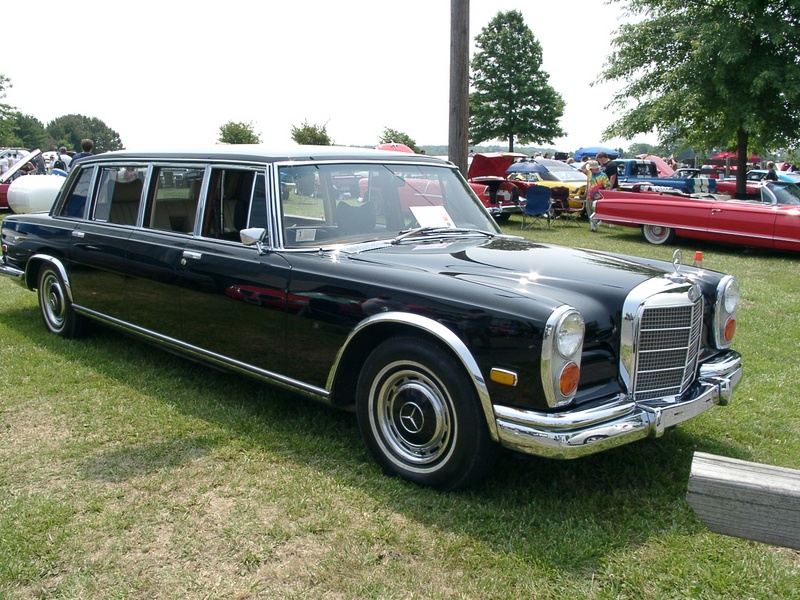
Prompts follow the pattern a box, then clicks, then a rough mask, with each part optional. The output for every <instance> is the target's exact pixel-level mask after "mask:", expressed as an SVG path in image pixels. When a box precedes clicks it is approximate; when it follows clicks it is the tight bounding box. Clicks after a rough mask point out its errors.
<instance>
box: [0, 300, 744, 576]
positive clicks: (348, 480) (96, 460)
mask: <svg viewBox="0 0 800 600" xmlns="http://www.w3.org/2000/svg"><path fill="white" fill-rule="evenodd" d="M31 317H32V312H31V311H30V310H28V309H21V310H19V311H16V310H10V311H8V310H7V311H3V312H0V322H3V323H4V324H5V325H6V326H7V327H11V328H14V329H15V330H17V331H20V332H21V333H22V334H23V335H25V336H26V337H27V338H28V339H29V340H30V343H31V344H33V345H35V346H38V347H40V348H43V349H45V350H46V351H47V352H50V353H53V354H55V355H57V356H58V357H59V360H63V361H65V362H72V363H75V364H79V365H80V367H81V368H82V369H90V370H91V371H92V372H93V373H94V374H96V375H97V376H98V377H99V378H100V379H102V380H104V381H108V382H112V383H113V387H114V389H116V390H122V391H121V392H118V395H117V396H116V399H115V401H117V402H119V403H120V404H121V405H123V403H125V402H140V403H143V404H142V407H141V410H149V411H151V412H153V413H162V412H163V413H164V414H163V415H160V416H158V417H157V420H156V423H157V425H158V427H159V428H158V430H155V431H153V430H148V429H147V428H148V427H151V426H150V425H149V422H148V423H144V422H143V424H142V425H139V424H135V425H134V426H135V427H136V428H138V429H142V430H141V432H140V433H137V434H136V435H130V434H129V435H127V436H120V437H119V439H117V440H116V441H115V443H113V444H106V445H101V446H99V447H98V448H97V449H98V452H96V453H91V452H90V453H89V455H87V457H86V458H84V459H83V460H82V461H81V472H82V474H83V477H85V478H88V479H92V480H100V481H109V482H113V483H119V482H124V481H125V480H127V479H132V478H138V477H143V476H147V475H148V474H149V473H153V472H155V471H161V472H164V471H167V472H169V471H171V470H176V471H179V470H180V468H181V467H183V466H184V465H186V464H187V463H191V462H192V461H196V460H200V459H205V458H207V457H208V456H210V455H213V454H214V452H216V451H219V450H221V449H223V448H225V447H227V446H230V445H235V446H236V447H237V448H245V449H247V450H248V452H255V453H266V454H269V455H270V456H273V457H276V458H277V459H278V460H279V461H280V462H281V463H282V464H283V465H287V464H288V465H289V466H290V467H291V465H294V466H295V467H296V468H297V470H298V472H302V473H305V474H306V475H304V476H307V475H308V473H309V470H310V472H311V473H313V477H319V478H320V481H323V480H324V481H335V482H336V485H337V486H346V487H347V488H351V489H357V490H359V492H360V493H363V494H366V495H367V496H368V497H370V498H371V502H372V503H374V504H377V505H379V506H381V507H383V508H384V509H385V510H389V511H392V512H394V513H399V514H402V515H403V516H404V518H406V519H409V520H412V521H414V522H416V523H419V524H421V525H423V526H424V527H425V528H427V529H431V530H435V531H440V532H445V533H447V534H455V535H458V536H464V539H471V540H474V541H475V542H476V543H479V544H481V545H486V546H488V547H489V548H491V549H492V551H493V552H495V553H499V554H503V555H512V556H516V557H518V558H520V559H525V560H527V559H530V558H532V557H535V559H536V561H538V562H539V563H540V564H546V565H549V566H550V567H551V568H555V569H560V570H565V571H570V572H571V571H575V572H577V573H584V572H585V571H586V570H587V569H593V568H595V566H596V565H597V564H598V563H599V562H601V561H602V560H603V557H604V556H605V555H607V554H608V553H613V552H617V551H619V550H621V549H624V548H627V547H631V546H637V545H639V544H642V543H644V542H645V541H646V540H648V539H650V538H654V537H655V538H658V537H663V536H665V535H670V534H675V533H678V534H687V535H688V534H691V533H694V532H696V531H698V530H699V528H700V527H701V526H700V525H699V522H698V521H697V519H696V518H695V517H694V515H693V513H692V512H691V509H690V508H689V506H688V504H687V503H686V500H685V496H686V487H687V481H688V477H689V472H690V468H691V461H692V456H693V453H694V452H695V451H698V450H699V451H706V452H713V453H718V454H726V455H732V454H735V448H732V447H729V446H728V445H727V444H726V442H725V441H723V440H710V439H705V438H704V437H703V435H702V434H701V433H700V434H698V433H694V431H695V430H700V431H702V424H692V427H691V429H690V430H686V431H684V430H682V429H681V428H680V427H679V428H678V429H677V430H675V431H672V432H670V433H669V434H668V435H666V436H664V437H663V438H661V439H658V440H643V441H640V442H636V443H634V444H630V445H627V446H624V447H620V448H616V449H613V450H610V451H607V452H605V453H602V454H597V455H592V456H588V457H585V458H582V459H578V460H572V461H556V460H547V459H540V458H533V457H525V458H520V457H519V456H517V455H515V454H513V453H511V452H506V453H503V454H502V455H501V457H500V459H499V461H498V464H497V466H496V468H495V469H494V470H493V472H492V474H491V476H490V477H489V479H487V480H486V481H485V482H483V483H481V484H479V485H477V486H476V487H474V488H473V489H470V490H465V491H461V492H455V493H440V492H437V491H435V490H430V489H425V488H420V487H418V486H415V485H413V484H411V483H408V482H405V481H403V480H400V479H398V478H390V477H385V476H383V474H382V473H381V472H380V469H379V468H378V467H377V466H376V465H375V464H374V463H372V461H371V460H370V458H369V456H368V454H367V452H366V449H365V448H364V446H363V444H362V442H361V439H360V436H359V432H358V427H357V424H356V420H355V417H354V416H353V415H352V414H350V413H344V412H339V411H336V410H333V409H331V408H329V407H326V406H322V405H319V404H316V403H313V402H312V401H309V400H307V399H305V398H304V397H301V396H299V395H294V394H292V393H289V392H285V391H280V390H275V389H272V388H270V387H268V386H266V385H263V384H261V383H259V382H256V381H254V380H250V379H247V378H244V377H240V376H236V375H233V374H228V373H223V372H219V371H215V370H212V369H210V368H208V367H206V366H204V365H199V364H197V363H193V362H191V361H189V360H186V359H183V358H181V357H176V356H173V355H171V354H168V353H166V352H163V351H161V350H154V349H153V347H152V346H150V345H147V344H145V343H142V342H139V341H133V340H131V339H130V338H127V337H123V336H119V335H118V334H117V333H116V332H114V331H111V330H108V329H105V328H102V327H95V328H93V332H92V334H91V335H90V336H89V337H88V338H86V339H82V340H62V339H59V338H56V337H53V336H51V335H49V334H47V333H46V332H45V331H44V329H43V328H41V324H40V323H39V320H38V319H36V322H35V323H34V324H31V323H30V322H29V321H30V319H31ZM126 390H128V391H130V396H131V399H127V398H126V392H125V391H126ZM134 397H135V398H134ZM125 406H126V407H127V408H126V409H127V410H130V411H132V412H131V418H133V417H135V415H136V411H137V410H140V409H138V408H137V406H136V405H135V404H133V405H130V404H128V405H125ZM719 410H722V409H719ZM170 411H177V413H178V416H177V417H171V416H170V414H169V413H170ZM153 418H156V417H153ZM702 418H705V416H703V417H701V419H702ZM186 419H188V420H192V421H195V420H196V421H197V422H199V423H201V424H202V427H200V429H202V431H201V432H200V433H197V432H195V433H192V432H191V428H190V429H189V430H188V431H187V430H186V426H185V425H184V424H183V423H177V424H176V423H174V422H173V421H181V420H186ZM89 427H93V426H92V425H89ZM100 427H101V426H98V428H100ZM745 458H746V457H745ZM233 460H235V458H234V459H233ZM328 487H329V486H328Z"/></svg>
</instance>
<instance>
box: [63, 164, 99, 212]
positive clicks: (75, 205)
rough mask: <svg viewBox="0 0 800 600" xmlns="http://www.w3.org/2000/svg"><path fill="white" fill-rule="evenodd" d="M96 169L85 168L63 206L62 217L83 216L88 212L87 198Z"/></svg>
mask: <svg viewBox="0 0 800 600" xmlns="http://www.w3.org/2000/svg"><path fill="white" fill-rule="evenodd" d="M93 173H94V169H83V170H82V171H81V172H80V175H78V180H77V181H76V182H75V185H73V186H72V191H70V193H69V196H68V197H67V199H66V201H65V202H64V204H63V205H62V207H61V213H60V214H61V216H62V217H75V218H82V217H83V216H84V215H85V214H86V198H88V197H89V185H90V184H91V182H92V174H93Z"/></svg>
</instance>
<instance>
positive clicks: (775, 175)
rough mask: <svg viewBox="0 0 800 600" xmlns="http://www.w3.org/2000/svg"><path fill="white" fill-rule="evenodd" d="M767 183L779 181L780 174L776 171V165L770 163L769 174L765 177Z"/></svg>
mask: <svg viewBox="0 0 800 600" xmlns="http://www.w3.org/2000/svg"><path fill="white" fill-rule="evenodd" d="M764 179H766V180H767V181H778V173H777V172H776V171H775V163H774V162H772V161H769V162H768V163H767V174H766V175H765V176H764Z"/></svg>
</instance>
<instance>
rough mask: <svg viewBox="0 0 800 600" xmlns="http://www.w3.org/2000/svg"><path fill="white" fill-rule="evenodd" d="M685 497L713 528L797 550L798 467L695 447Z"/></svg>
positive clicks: (799, 518) (799, 539) (799, 545)
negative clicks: (789, 467)
mask: <svg viewBox="0 0 800 600" xmlns="http://www.w3.org/2000/svg"><path fill="white" fill-rule="evenodd" d="M686 499H687V500H688V502H689V505H690V506H691V507H692V509H693V510H694V512H695V513H696V514H697V516H698V517H699V518H700V520H701V521H702V522H703V523H704V524H705V525H706V527H708V528H709V529H710V530H711V531H713V532H715V533H721V534H723V535H729V536H734V537H740V538H744V539H747V540H754V541H756V542H764V543H766V544H772V545H775V546H785V547H786V548H793V549H795V550H800V471H795V470H793V469H784V468H781V467H771V466H767V465H760V464H757V463H751V462H746V461H743V460H736V459H733V458H726V457H722V456H715V455H713V454H705V453H702V452H696V453H695V455H694V459H693V460H692V471H691V475H690V476H689V491H688V493H687V495H686Z"/></svg>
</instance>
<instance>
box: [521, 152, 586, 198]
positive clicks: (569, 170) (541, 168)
mask: <svg viewBox="0 0 800 600" xmlns="http://www.w3.org/2000/svg"><path fill="white" fill-rule="evenodd" d="M531 162H534V163H536V168H535V169H524V172H523V170H519V171H516V172H515V167H517V166H518V165H521V164H523V163H514V164H513V165H511V166H510V167H509V168H508V171H507V177H508V179H509V180H510V181H515V180H516V181H528V182H536V184H537V185H544V186H546V187H550V188H554V187H565V188H567V189H568V190H569V205H570V207H571V208H580V207H582V206H583V205H584V199H585V198H586V175H585V174H583V173H581V172H580V171H578V169H576V168H574V167H571V166H570V165H568V164H567V163H564V162H561V161H560V160H551V159H548V158H535V159H533V160H532V161H531Z"/></svg>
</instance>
